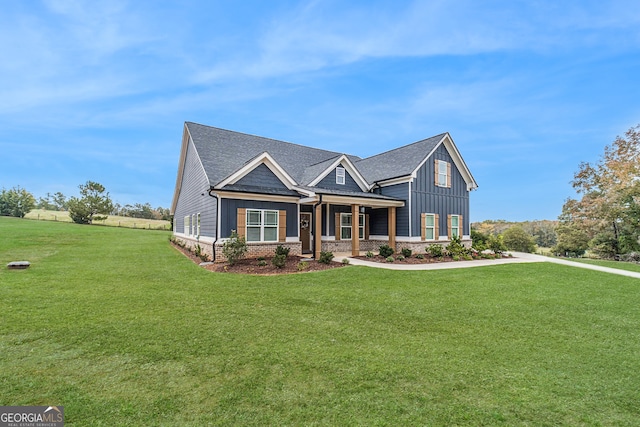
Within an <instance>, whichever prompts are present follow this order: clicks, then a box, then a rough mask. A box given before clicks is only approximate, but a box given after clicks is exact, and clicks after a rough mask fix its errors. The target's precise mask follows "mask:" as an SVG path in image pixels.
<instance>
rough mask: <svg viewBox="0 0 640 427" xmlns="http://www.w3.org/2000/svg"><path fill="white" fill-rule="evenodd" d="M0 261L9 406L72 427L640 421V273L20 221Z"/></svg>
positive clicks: (6, 225)
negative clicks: (380, 264)
mask: <svg viewBox="0 0 640 427" xmlns="http://www.w3.org/2000/svg"><path fill="white" fill-rule="evenodd" d="M19 260H29V261H31V262H32V266H31V268H29V269H27V270H22V271H14V270H11V271H10V270H8V269H6V268H5V267H4V265H5V264H6V263H7V262H9V261H19ZM0 263H1V267H2V268H1V269H0V313H2V314H1V316H2V317H1V318H0V319H1V322H0V404H2V405H63V406H64V408H65V417H66V421H67V424H68V425H78V426H85V425H91V426H125V425H145V426H148V425H163V426H171V425H191V426H203V425H260V426H264V425H389V426H396V425H412V426H413V425H474V426H475V425H535V426H538V425H637V423H638V419H640V369H639V368H640V282H639V281H638V280H637V279H632V278H626V277H621V276H615V275H609V274H605V273H599V272H594V271H589V270H584V269H579V268H572V267H565V266H561V265H554V264H550V263H539V264H520V265H516V264H511V265H504V266H493V267H483V268H473V269H461V270H446V271H423V272H394V271H388V270H378V269H369V268H365V267H355V266H349V267H345V268H342V269H337V270H332V271H331V270H330V271H325V272H320V273H303V274H297V275H290V276H280V277H276V276H270V277H257V276H238V275H231V274H224V273H219V274H217V273H210V272H207V271H205V270H204V269H201V268H200V267H198V266H196V265H195V264H193V263H192V262H191V261H189V260H187V259H186V258H185V257H183V256H182V255H181V254H180V253H178V252H177V251H175V250H174V249H173V248H172V247H170V246H169V243H168V233H167V232H160V231H143V230H131V229H124V228H110V227H91V226H80V225H75V224H65V223H57V222H44V221H28V220H19V219H14V218H0Z"/></svg>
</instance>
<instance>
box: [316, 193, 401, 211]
mask: <svg viewBox="0 0 640 427" xmlns="http://www.w3.org/2000/svg"><path fill="white" fill-rule="evenodd" d="M322 202H323V203H331V204H333V205H359V206H369V207H375V208H388V207H394V206H395V207H397V208H401V207H403V206H404V205H405V203H404V202H403V201H401V200H386V199H373V198H371V199H370V198H367V197H353V196H340V195H334V194H323V195H322Z"/></svg>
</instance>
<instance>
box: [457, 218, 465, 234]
mask: <svg viewBox="0 0 640 427" xmlns="http://www.w3.org/2000/svg"><path fill="white" fill-rule="evenodd" d="M458 234H459V235H460V240H462V235H463V234H464V222H462V215H458Z"/></svg>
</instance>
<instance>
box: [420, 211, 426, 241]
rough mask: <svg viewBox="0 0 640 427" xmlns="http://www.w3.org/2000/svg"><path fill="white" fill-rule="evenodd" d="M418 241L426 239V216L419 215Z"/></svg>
mask: <svg viewBox="0 0 640 427" xmlns="http://www.w3.org/2000/svg"><path fill="white" fill-rule="evenodd" d="M420 239H422V240H426V239H427V214H426V213H421V214H420Z"/></svg>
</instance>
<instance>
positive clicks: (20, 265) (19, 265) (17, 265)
mask: <svg viewBox="0 0 640 427" xmlns="http://www.w3.org/2000/svg"><path fill="white" fill-rule="evenodd" d="M30 265H31V263H30V262H29V261H13V262H10V263H9V264H7V268H8V269H10V270H24V269H25V268H29V266H30Z"/></svg>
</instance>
